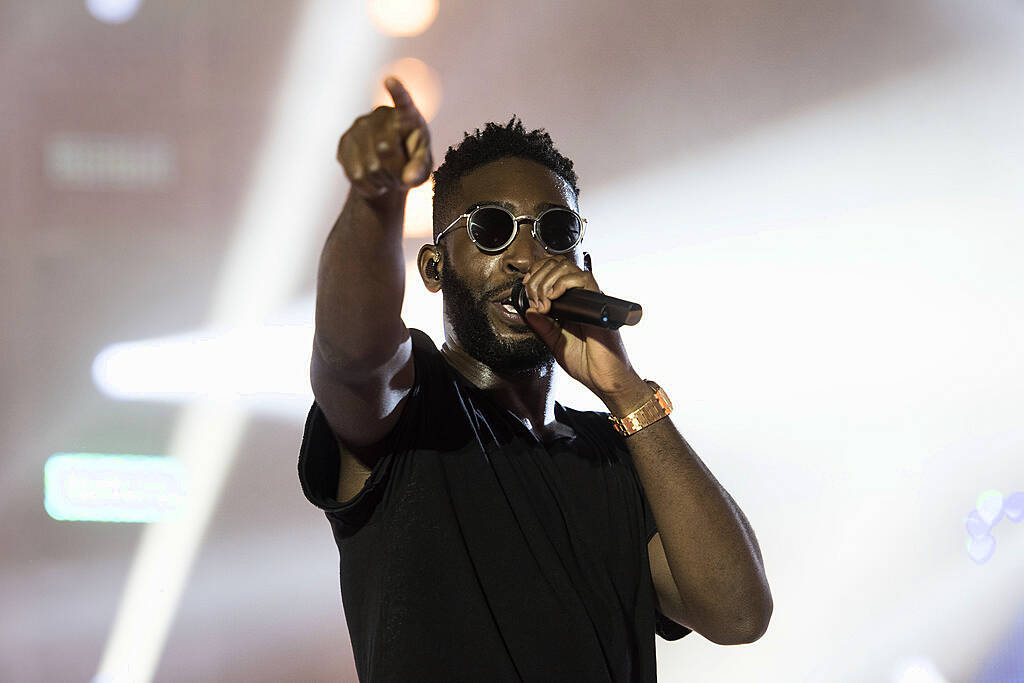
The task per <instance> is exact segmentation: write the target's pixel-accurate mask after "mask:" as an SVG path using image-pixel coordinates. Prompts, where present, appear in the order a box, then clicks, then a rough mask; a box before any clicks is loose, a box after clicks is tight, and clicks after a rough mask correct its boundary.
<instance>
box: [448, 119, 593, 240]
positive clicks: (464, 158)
mask: <svg viewBox="0 0 1024 683" xmlns="http://www.w3.org/2000/svg"><path fill="white" fill-rule="evenodd" d="M507 157H519V158H522V159H530V160H531V161H536V162H537V163H539V164H541V165H543V166H546V167H547V168H549V169H551V170H552V171H554V172H555V173H557V174H558V175H559V176H560V177H561V178H562V179H563V180H564V181H565V182H566V183H568V184H569V186H570V187H572V191H573V192H574V193H575V194H576V197H577V198H578V197H579V195H580V188H579V185H578V183H579V179H578V178H577V177H576V171H574V170H573V168H572V160H571V159H569V158H567V157H565V156H563V155H562V154H561V153H559V151H558V150H557V149H555V145H554V143H553V142H552V141H551V136H550V135H549V134H548V133H547V131H545V130H544V129H543V128H538V129H536V130H531V131H527V130H526V128H524V127H523V122H522V120H521V119H519V118H518V117H517V116H516V115H514V114H513V115H512V118H511V119H510V120H509V122H508V123H506V124H505V125H501V124H498V123H494V122H493V121H492V122H490V123H487V124H486V125H485V126H484V129H483V130H480V129H479V128H477V129H476V132H474V133H472V134H471V133H468V132H467V133H464V136H463V138H462V142H460V143H459V144H458V145H452V146H451V147H449V148H448V151H447V152H445V155H444V161H443V162H442V163H441V165H440V166H438V167H437V170H435V171H434V214H433V218H434V235H435V236H436V235H437V233H439V232H441V230H443V229H444V228H445V226H447V225H448V223H449V222H450V221H451V220H452V218H454V216H455V215H456V214H457V213H461V212H462V209H463V208H464V207H454V206H452V205H451V204H452V196H453V195H454V194H455V190H456V188H457V187H458V186H459V181H460V180H462V178H463V176H465V175H466V174H467V173H469V172H470V171H472V170H473V169H475V168H477V167H478V166H483V165H484V164H487V163H490V162H492V161H497V160H498V159H504V158H507Z"/></svg>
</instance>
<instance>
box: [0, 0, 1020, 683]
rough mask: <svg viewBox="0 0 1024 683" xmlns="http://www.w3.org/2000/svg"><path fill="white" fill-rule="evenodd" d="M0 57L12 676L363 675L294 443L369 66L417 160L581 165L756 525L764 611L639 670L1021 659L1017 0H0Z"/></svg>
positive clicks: (671, 384)
mask: <svg viewBox="0 0 1024 683" xmlns="http://www.w3.org/2000/svg"><path fill="white" fill-rule="evenodd" d="M0 61H2V68H0V139H2V141H3V144H2V150H3V154H2V158H0V291H2V294H0V335H2V354H0V396H2V398H3V411H2V412H0V446H2V454H3V455H2V459H0V501H2V503H0V506H2V507H0V509H2V513H3V523H2V525H0V534H2V539H0V553H2V555H0V556H2V558H3V559H2V567H0V604H2V612H0V629H2V630H0V680H3V681H104V682H108V681H119V682H120V681H150V680H153V681H200V680H202V681H213V680H216V681H280V680H296V681H355V680H356V677H355V669H354V666H353V661H352V654H351V647H350V645H349V640H348V632H347V628H346V625H345V620H344V615H343V612H342V608H341V599H340V594H339V591H338V566H337V562H338V556H337V548H336V546H335V543H334V539H333V538H332V535H331V532H330V527H329V525H328V523H327V521H326V519H325V518H324V516H323V514H322V513H321V512H320V511H318V510H317V509H316V508H314V507H313V506H311V505H310V504H309V503H308V502H307V501H306V500H305V499H304V498H303V496H302V493H301V491H300V489H299V485H298V480H297V475H296V460H297V455H298V448H299V443H300V439H301V434H302V427H303V421H304V418H305V415H306V412H307V411H308V409H309V405H310V402H311V401H312V394H311V392H310V389H309V381H308V363H309V354H310V344H311V340H312V321H313V300H314V299H313V294H314V284H315V276H316V267H317V261H318V258H319V252H320V249H321V247H322V245H323V242H324V239H325V238H326V236H327V234H328V231H329V230H330V227H331V225H332V224H333V221H334V219H335V217H336V216H337V213H338V211H339V209H340V207H341V204H342V202H343V200H344V197H345V193H346V192H347V183H346V181H345V178H344V175H343V173H342V171H341V169H340V167H339V166H338V165H337V163H336V162H335V160H334V153H335V146H336V144H337V140H338V137H339V136H340V135H341V133H342V132H343V131H344V130H345V129H346V128H347V127H348V126H349V124H350V123H351V121H352V120H353V118H354V117H356V116H358V115H360V114H362V113H364V112H366V111H368V110H369V109H370V108H372V107H373V106H374V105H375V104H379V103H382V102H384V101H385V100H383V99H382V95H383V90H382V87H381V85H380V82H381V79H382V77H383V76H384V75H385V74H386V73H389V72H390V73H397V74H398V75H399V76H400V77H401V78H403V79H404V80H405V82H406V84H407V85H408V87H409V88H410V89H411V91H412V93H413V95H414V97H415V99H416V100H417V101H418V103H419V104H420V105H421V107H422V108H423V109H424V110H425V113H427V115H428V116H429V117H430V118H431V122H430V125H431V133H432V138H433V151H434V155H435V160H437V161H439V160H440V158H441V157H442V156H443V153H444V151H445V149H447V147H448V145H450V144H454V143H456V142H457V141H458V140H459V139H461V136H462V134H463V132H464V131H472V130H474V129H475V128H477V127H481V126H483V124H484V123H485V122H487V121H491V120H495V121H502V122H503V121H507V120H508V119H509V118H510V117H511V115H512V114H513V113H515V114H518V115H520V116H521V117H522V118H523V119H524V121H525V123H526V125H527V127H528V128H535V127H544V128H547V129H548V130H549V131H550V133H551V134H552V136H553V138H554V140H555V143H556V145H557V146H558V147H559V148H560V150H561V151H562V152H563V153H565V154H566V155H568V156H569V157H571V158H572V159H574V161H575V164H576V169H577V171H578V172H579V174H580V178H581V181H580V184H581V189H582V192H581V197H580V200H581V201H580V207H581V212H582V213H583V215H585V216H586V217H587V218H588V219H589V227H588V232H587V239H586V241H585V244H584V247H585V248H586V249H587V250H588V251H590V252H591V254H592V255H593V261H594V270H595V273H596V275H597V277H598V279H599V281H600V282H601V284H602V288H603V289H604V290H605V291H607V292H609V293H611V294H613V295H615V296H619V297H623V298H628V299H632V300H635V301H639V302H641V303H642V304H643V305H644V309H645V315H644V319H643V321H642V322H641V324H640V325H638V326H637V327H635V328H629V329H627V330H626V331H625V332H624V337H625V340H626V343H627V345H628V348H629V349H630V352H631V357H632V359H633V363H634V365H635V366H636V367H637V369H638V370H639V371H640V373H641V374H642V375H644V376H647V377H652V378H656V379H657V381H658V382H659V383H661V384H662V385H663V386H665V387H666V389H667V390H668V391H669V392H670V394H671V396H672V399H673V401H674V402H675V406H676V412H675V413H674V415H673V420H674V422H675V424H676V425H677V426H678V427H679V429H680V431H681V432H682V433H683V434H684V435H685V436H686V438H687V439H688V440H689V442H690V443H691V444H692V445H693V446H694V448H695V449H696V451H697V452H698V453H699V454H700V456H701V457H702V459H703V460H704V462H705V463H706V464H707V465H708V467H709V468H710V469H711V470H712V472H713V473H714V474H715V476H716V477H717V478H718V479H719V481H720V482H721V483H722V484H723V485H724V486H725V487H726V488H727V489H728V490H729V491H730V492H731V494H732V495H733V496H734V498H735V499H736V500H737V502H738V503H739V504H740V506H741V507H742V508H743V509H744V511H745V512H746V514H747V516H748V517H749V519H750V521H751V523H752V525H753V527H754V529H755V531H756V533H757V535H758V538H759V541H760V545H761V548H762V550H763V553H764V560H765V565H766V571H767V575H768V578H769V581H770V584H771V587H772V592H773V596H774V600H775V612H774V616H773V619H772V622H771V625H770V627H769V629H768V632H767V633H766V634H765V635H764V636H763V637H762V638H761V639H760V640H758V641H757V642H756V643H753V644H749V645H742V646H731V647H723V646H719V645H715V644H713V643H711V642H710V641H707V640H705V639H703V638H702V637H701V636H700V635H699V634H696V633H695V634H692V635H690V636H688V637H686V638H684V639H682V640H680V641H676V642H671V643H670V642H666V641H662V640H660V639H659V640H658V644H657V648H658V666H659V675H660V678H661V680H664V681H676V680H687V681H751V680H778V681H892V682H894V683H917V682H924V683H931V682H940V681H948V682H953V681H1010V680H1024V657H1022V652H1024V581H1022V577H1024V524H1020V523H1018V522H1019V521H1020V519H1021V517H1022V514H1024V503H1022V498H1024V494H1019V495H1016V494H1018V493H1019V492H1020V491H1022V490H1024V419H1022V413H1021V406H1022V405H1024V361H1022V357H1021V348H1022V343H1024V315H1022V314H1021V311H1022V309H1024V306H1022V304H1024V276H1022V275H1021V269H1020V263H1019V262H1020V260H1021V255H1022V254H1024V230H1022V228H1024V154H1022V151H1024V126H1022V121H1024V4H1022V3H1021V2H1019V1H1013V2H1011V1H1009V0H992V1H990V2H971V3H968V2H963V1H962V0H961V1H959V2H953V1H951V0H949V1H947V0H899V1H895V2H894V1H892V0H861V1H860V2H856V3H854V2H843V1H841V0H817V1H815V2H811V1H809V0H772V1H770V2H759V1H757V0H717V1H715V2H710V1H708V0H704V1H701V2H696V1H688V0H684V1H682V2H679V1H674V2H667V1H666V2H648V3H626V2H610V1H608V0H595V1H594V2H587V3H570V2H554V3H553V2H544V1H542V0H523V1H522V2H518V3H515V4H511V5H510V4H507V3H497V2H467V1H465V0H436V1H433V2H431V1H430V0H401V1H400V0H391V1H387V2H385V1H377V0H373V1H371V2H369V3H367V2H364V1H362V0H358V1H357V0H352V1H345V0H304V1H303V2H282V1H277V2H271V1H261V2H255V1H252V0H248V1H245V2H242V1H241V0H209V1H207V2H202V3H181V2H167V1H165V0H163V1H162V0H144V1H143V2H139V1H138V0H134V1H133V0H106V1H102V0H90V1H88V2H86V1H84V0H48V1H47V2H28V1H27V0H26V1H21V2H12V1H9V0H8V1H5V2H0ZM408 214H409V215H408V224H407V226H406V233H407V241H406V247H407V250H406V253H407V256H408V258H409V259H410V264H411V259H412V257H413V256H414V255H415V253H416V249H417V248H418V247H419V245H420V244H421V243H423V241H425V239H424V235H426V234H428V233H429V230H430V189H429V184H427V185H424V186H423V187H422V188H420V189H419V190H417V191H415V192H413V193H412V194H411V195H410V199H409V207H408ZM405 319H406V322H407V323H408V324H409V325H410V326H415V327H419V328H421V329H423V330H425V331H426V332H428V333H429V334H430V335H431V336H432V337H433V338H434V340H435V342H437V343H438V344H439V343H440V342H441V341H442V336H441V325H440V299H439V297H435V296H431V295H429V294H428V293H427V292H426V291H425V290H424V289H423V287H422V285H421V284H420V282H419V281H418V278H417V277H416V276H415V274H414V273H413V271H412V270H410V279H409V283H408V286H407V297H406V304H405ZM559 395H560V397H561V400H562V402H563V403H565V404H567V405H571V406H574V407H577V408H591V409H600V408H601V405H600V404H599V403H597V401H596V399H594V398H593V397H591V396H588V395H587V394H586V392H585V390H582V389H581V388H580V387H579V386H578V385H575V384H574V383H573V382H572V381H571V380H564V381H561V382H560V384H559Z"/></svg>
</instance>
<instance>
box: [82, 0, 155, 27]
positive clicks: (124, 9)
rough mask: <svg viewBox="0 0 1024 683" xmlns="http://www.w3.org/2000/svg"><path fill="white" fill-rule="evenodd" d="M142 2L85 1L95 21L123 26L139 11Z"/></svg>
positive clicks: (117, 0) (135, 0)
mask: <svg viewBox="0 0 1024 683" xmlns="http://www.w3.org/2000/svg"><path fill="white" fill-rule="evenodd" d="M140 5H142V0H85V6H86V7H87V8H88V9H89V14H91V15H92V16H93V17H94V18H95V19H97V20H99V21H102V22H103V23H104V24H123V23H124V22H126V21H128V20H129V19H131V18H132V17H134V16H135V13H136V12H138V11H139V6H140Z"/></svg>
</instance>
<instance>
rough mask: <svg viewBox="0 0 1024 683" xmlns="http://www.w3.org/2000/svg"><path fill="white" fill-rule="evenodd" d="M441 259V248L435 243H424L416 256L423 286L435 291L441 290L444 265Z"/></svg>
mask: <svg viewBox="0 0 1024 683" xmlns="http://www.w3.org/2000/svg"><path fill="white" fill-rule="evenodd" d="M441 261H442V258H441V249H440V248H438V247H435V246H434V245H433V244H424V245H423V246H422V247H420V253H419V255H418V256H417V257H416V265H417V268H418V270H419V271H420V278H421V279H422V280H423V286H424V287H426V288H427V289H428V290H429V291H431V292H434V293H436V292H439V291H441V269H442V268H443V267H444V264H443V263H442V262H441Z"/></svg>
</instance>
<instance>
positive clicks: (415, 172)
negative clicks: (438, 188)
mask: <svg viewBox="0 0 1024 683" xmlns="http://www.w3.org/2000/svg"><path fill="white" fill-rule="evenodd" d="M431 165H432V164H431V159H430V147H429V146H428V145H427V144H426V143H424V144H422V145H420V147H419V148H418V149H416V151H414V152H413V153H412V155H411V156H410V158H409V161H408V162H407V163H406V164H405V166H404V167H403V168H402V183H403V184H405V185H407V186H409V187H415V186H416V185H419V184H420V183H422V182H423V181H424V180H426V179H427V178H428V177H429V176H430V170H431V169H430V167H431Z"/></svg>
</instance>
